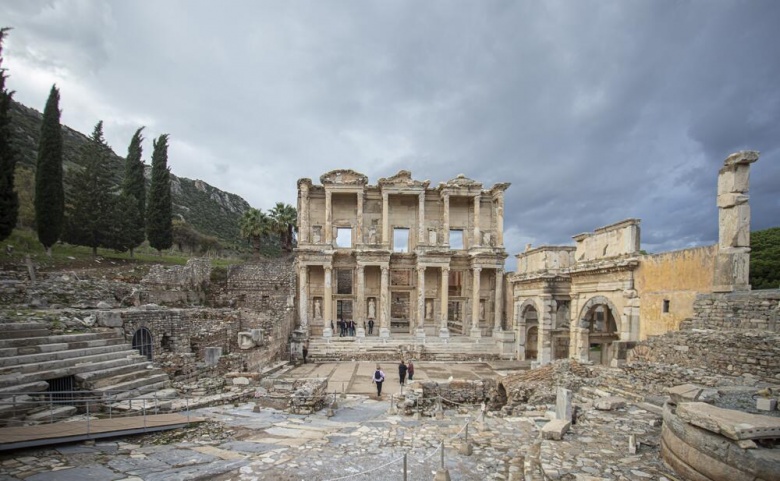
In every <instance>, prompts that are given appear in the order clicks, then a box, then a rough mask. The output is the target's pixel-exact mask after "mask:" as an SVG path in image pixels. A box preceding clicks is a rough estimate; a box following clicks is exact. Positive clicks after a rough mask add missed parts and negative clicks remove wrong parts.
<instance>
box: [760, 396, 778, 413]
mask: <svg viewBox="0 0 780 481" xmlns="http://www.w3.org/2000/svg"><path fill="white" fill-rule="evenodd" d="M756 409H758V410H759V411H774V410H775V409H777V399H774V398H764V397H760V398H758V399H756Z"/></svg>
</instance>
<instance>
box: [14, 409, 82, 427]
mask: <svg viewBox="0 0 780 481" xmlns="http://www.w3.org/2000/svg"><path fill="white" fill-rule="evenodd" d="M77 411H78V409H77V408H76V406H57V407H55V408H53V409H51V408H47V409H44V410H41V411H38V412H36V413H32V414H28V415H27V416H25V417H24V421H25V422H32V423H36V424H38V423H53V422H56V421H59V420H60V419H65V418H69V417H71V416H73V415H75V414H76V412H77Z"/></svg>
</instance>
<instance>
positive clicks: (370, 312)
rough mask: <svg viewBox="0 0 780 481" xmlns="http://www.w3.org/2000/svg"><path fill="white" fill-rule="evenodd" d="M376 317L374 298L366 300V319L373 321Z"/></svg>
mask: <svg viewBox="0 0 780 481" xmlns="http://www.w3.org/2000/svg"><path fill="white" fill-rule="evenodd" d="M375 317H376V302H375V301H374V298H373V297H372V298H371V299H369V300H368V318H369V319H374V318H375Z"/></svg>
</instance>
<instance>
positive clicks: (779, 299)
mask: <svg viewBox="0 0 780 481" xmlns="http://www.w3.org/2000/svg"><path fill="white" fill-rule="evenodd" d="M693 308H694V311H695V315H694V316H692V317H693V319H692V321H691V322H690V323H689V324H687V325H686V327H695V328H701V329H761V330H766V331H771V332H780V289H767V290H761V291H749V292H735V293H729V294H709V295H701V296H698V297H697V298H696V301H695V302H694V304H693Z"/></svg>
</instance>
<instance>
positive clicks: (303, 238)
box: [298, 182, 309, 244]
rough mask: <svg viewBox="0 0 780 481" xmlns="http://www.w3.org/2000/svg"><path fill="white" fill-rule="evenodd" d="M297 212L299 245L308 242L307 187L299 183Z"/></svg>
mask: <svg viewBox="0 0 780 481" xmlns="http://www.w3.org/2000/svg"><path fill="white" fill-rule="evenodd" d="M299 211H300V212H298V216H299V217H298V226H299V227H298V236H299V239H300V243H301V244H306V243H308V242H309V186H308V185H306V183H303V182H302V183H301V208H300V209H299Z"/></svg>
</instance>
